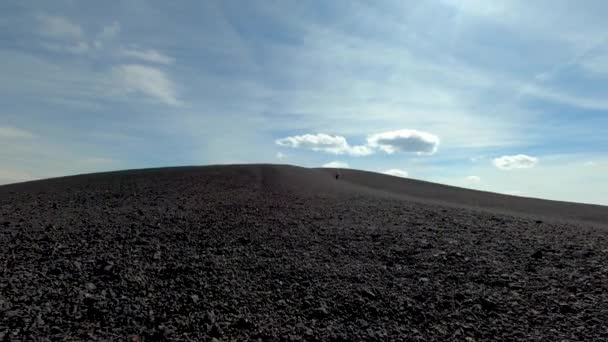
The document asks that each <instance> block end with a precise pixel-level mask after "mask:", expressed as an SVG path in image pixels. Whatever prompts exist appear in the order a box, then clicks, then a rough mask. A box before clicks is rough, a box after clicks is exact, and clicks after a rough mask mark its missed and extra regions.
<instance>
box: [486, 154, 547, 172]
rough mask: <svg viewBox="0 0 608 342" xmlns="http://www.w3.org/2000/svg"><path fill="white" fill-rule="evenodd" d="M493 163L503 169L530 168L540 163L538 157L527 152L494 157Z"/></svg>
mask: <svg viewBox="0 0 608 342" xmlns="http://www.w3.org/2000/svg"><path fill="white" fill-rule="evenodd" d="M492 163H493V164H494V166H496V167H497V168H499V169H501V170H515V169H529V168H532V167H535V166H536V164H538V158H536V157H531V156H528V155H525V154H516V155H512V156H502V157H499V158H494V160H493V161H492Z"/></svg>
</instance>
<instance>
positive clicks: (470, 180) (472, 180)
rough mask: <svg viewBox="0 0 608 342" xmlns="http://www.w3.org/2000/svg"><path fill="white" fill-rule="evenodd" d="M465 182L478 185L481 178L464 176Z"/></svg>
mask: <svg viewBox="0 0 608 342" xmlns="http://www.w3.org/2000/svg"><path fill="white" fill-rule="evenodd" d="M465 180H466V181H467V182H468V183H471V184H479V182H481V178H480V177H479V176H466V177H465Z"/></svg>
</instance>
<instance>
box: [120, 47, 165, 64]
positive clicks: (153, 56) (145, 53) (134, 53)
mask: <svg viewBox="0 0 608 342" xmlns="http://www.w3.org/2000/svg"><path fill="white" fill-rule="evenodd" d="M120 53H121V54H122V55H123V56H126V57H131V58H136V59H139V60H142V61H144V62H149V63H159V64H173V62H174V59H173V58H171V57H169V56H167V55H164V54H162V53H160V52H158V51H156V50H151V49H150V50H138V49H122V50H121V51H120Z"/></svg>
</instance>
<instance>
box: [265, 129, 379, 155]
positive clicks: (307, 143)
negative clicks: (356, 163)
mask: <svg viewBox="0 0 608 342" xmlns="http://www.w3.org/2000/svg"><path fill="white" fill-rule="evenodd" d="M275 143H276V144H277V145H280V146H285V147H291V148H305V149H309V150H313V151H322V152H327V153H333V154H349V155H353V156H366V155H369V154H372V153H373V151H372V150H371V149H370V148H369V147H367V146H350V145H349V144H348V142H347V141H346V138H345V137H343V136H340V135H329V134H323V133H317V134H304V135H295V136H291V137H286V138H282V139H277V140H276V141H275Z"/></svg>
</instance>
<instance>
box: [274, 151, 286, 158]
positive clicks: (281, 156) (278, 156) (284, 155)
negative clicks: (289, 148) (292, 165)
mask: <svg viewBox="0 0 608 342" xmlns="http://www.w3.org/2000/svg"><path fill="white" fill-rule="evenodd" d="M275 157H277V159H285V158H287V155H286V154H285V153H282V152H277V154H276V155H275Z"/></svg>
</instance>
